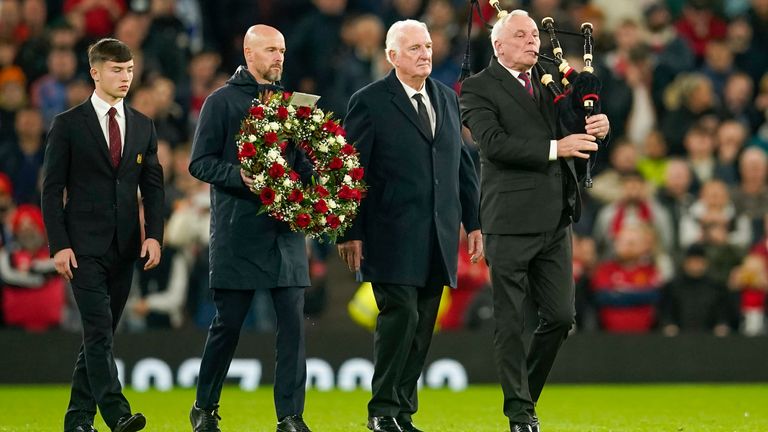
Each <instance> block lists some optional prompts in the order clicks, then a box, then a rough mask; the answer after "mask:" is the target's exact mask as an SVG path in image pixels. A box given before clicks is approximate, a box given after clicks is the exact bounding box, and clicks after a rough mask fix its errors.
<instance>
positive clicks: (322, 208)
mask: <svg viewBox="0 0 768 432" xmlns="http://www.w3.org/2000/svg"><path fill="white" fill-rule="evenodd" d="M312 208H314V209H315V211H316V212H318V213H320V214H326V213H327V212H328V204H326V203H325V200H323V199H321V200H318V201H317V202H316V203H315V205H313V206H312Z"/></svg>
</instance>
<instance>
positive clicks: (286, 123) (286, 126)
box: [283, 121, 293, 130]
mask: <svg viewBox="0 0 768 432" xmlns="http://www.w3.org/2000/svg"><path fill="white" fill-rule="evenodd" d="M283 127H284V128H285V129H286V130H291V127H293V125H291V122H290V121H286V122H285V123H284V124H283Z"/></svg>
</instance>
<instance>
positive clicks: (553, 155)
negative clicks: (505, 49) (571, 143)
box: [499, 62, 557, 161]
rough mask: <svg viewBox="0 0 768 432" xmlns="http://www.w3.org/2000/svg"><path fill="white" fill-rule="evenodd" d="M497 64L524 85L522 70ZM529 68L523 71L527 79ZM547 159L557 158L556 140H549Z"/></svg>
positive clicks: (529, 75)
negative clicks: (521, 76) (521, 77)
mask: <svg viewBox="0 0 768 432" xmlns="http://www.w3.org/2000/svg"><path fill="white" fill-rule="evenodd" d="M499 64H500V65H501V67H503V68H504V69H506V70H508V71H509V73H511V74H512V76H513V77H515V79H516V80H517V82H519V83H520V85H522V86H523V87H525V81H523V80H521V79H520V74H521V73H522V72H518V71H516V70H513V69H510V68H508V67H506V66H504V65H503V64H501V62H499ZM531 69H533V68H531ZM531 69H528V70H527V71H525V73H527V74H528V79H529V80H531ZM531 85H533V80H531ZM549 160H551V161H553V160H557V140H549Z"/></svg>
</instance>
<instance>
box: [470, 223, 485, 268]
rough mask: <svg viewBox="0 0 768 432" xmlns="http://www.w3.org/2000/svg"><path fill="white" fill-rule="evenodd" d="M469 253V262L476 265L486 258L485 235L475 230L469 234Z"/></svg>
mask: <svg viewBox="0 0 768 432" xmlns="http://www.w3.org/2000/svg"><path fill="white" fill-rule="evenodd" d="M467 251H468V252H469V260H470V261H471V262H472V264H475V263H476V262H478V261H480V260H481V259H483V258H484V257H485V251H484V250H483V234H482V233H481V232H480V230H474V231H472V232H471V233H469V234H467Z"/></svg>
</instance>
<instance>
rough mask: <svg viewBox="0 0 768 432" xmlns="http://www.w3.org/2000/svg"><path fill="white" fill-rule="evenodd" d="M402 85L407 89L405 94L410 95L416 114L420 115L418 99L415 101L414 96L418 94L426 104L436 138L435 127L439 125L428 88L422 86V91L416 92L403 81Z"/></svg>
mask: <svg viewBox="0 0 768 432" xmlns="http://www.w3.org/2000/svg"><path fill="white" fill-rule="evenodd" d="M398 81H400V79H399V78H398ZM400 84H402V85H403V88H404V89H405V94H407V95H408V100H410V101H411V105H413V109H414V110H416V114H418V113H419V103H418V102H416V99H414V98H413V96H414V95H415V94H416V93H418V94H420V95H421V96H422V99H421V100H422V101H423V102H424V105H425V106H426V107H427V114H428V115H429V124H430V126H432V136H434V135H435V125H436V124H437V116H436V115H435V108H434V107H433V106H432V102H430V100H429V95H428V94H427V86H426V85H423V86H421V90H416V89H414V88H412V87H411V86H409V85H408V84H406V83H404V82H402V81H400Z"/></svg>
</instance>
